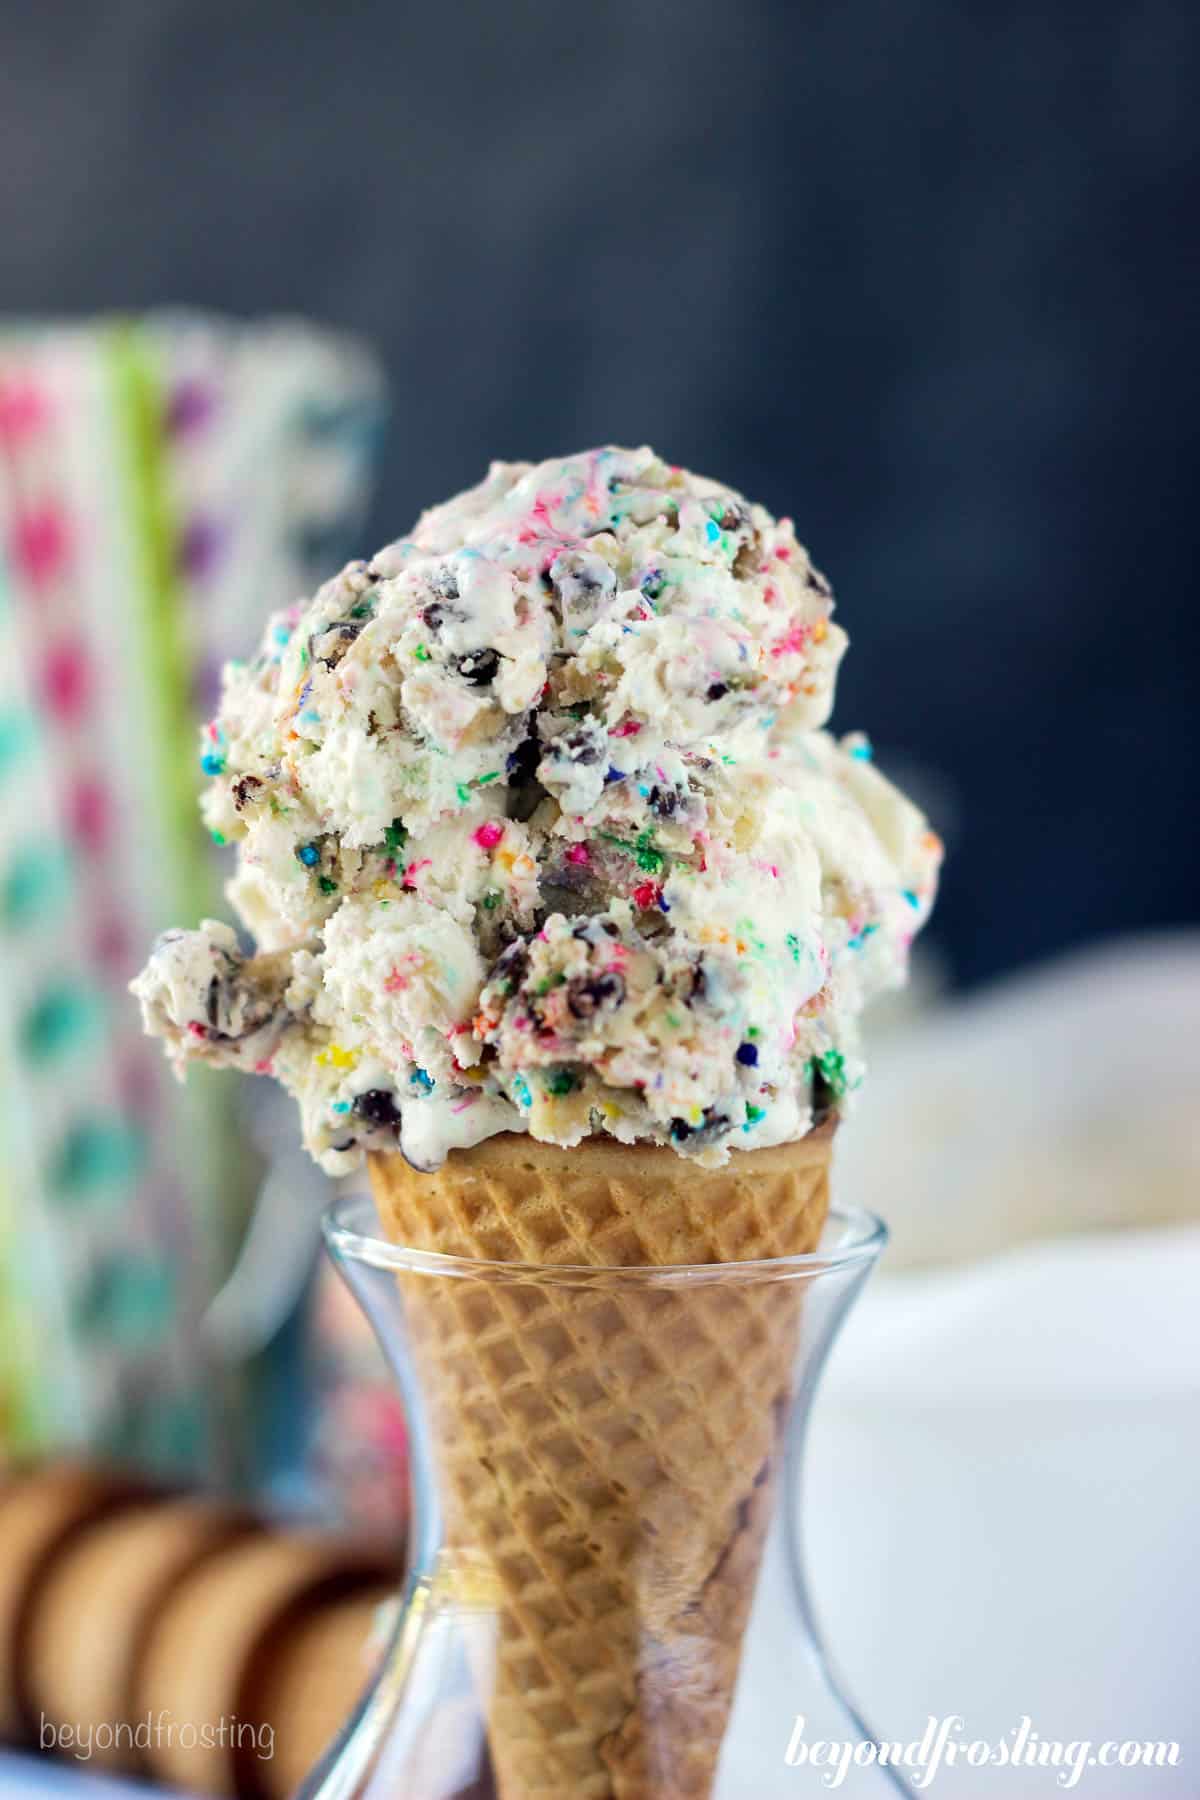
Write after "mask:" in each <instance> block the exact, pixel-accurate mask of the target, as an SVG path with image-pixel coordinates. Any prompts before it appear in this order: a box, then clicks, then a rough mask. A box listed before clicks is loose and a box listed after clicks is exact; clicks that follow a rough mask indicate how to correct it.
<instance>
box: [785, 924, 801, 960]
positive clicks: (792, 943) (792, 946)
mask: <svg viewBox="0 0 1200 1800" xmlns="http://www.w3.org/2000/svg"><path fill="white" fill-rule="evenodd" d="M787 947H788V949H789V950H790V951H791V953H792V961H793V962H799V961H800V939H799V938H798V937H797V936H796V934H795V932H794V931H789V932H788V934H787Z"/></svg>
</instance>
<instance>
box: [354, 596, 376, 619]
mask: <svg viewBox="0 0 1200 1800" xmlns="http://www.w3.org/2000/svg"><path fill="white" fill-rule="evenodd" d="M374 611H375V607H374V605H373V603H372V602H371V601H370V600H360V601H359V603H358V605H357V606H352V607H351V608H350V617H351V618H352V619H369V618H370V617H371V614H372V613H373V612H374Z"/></svg>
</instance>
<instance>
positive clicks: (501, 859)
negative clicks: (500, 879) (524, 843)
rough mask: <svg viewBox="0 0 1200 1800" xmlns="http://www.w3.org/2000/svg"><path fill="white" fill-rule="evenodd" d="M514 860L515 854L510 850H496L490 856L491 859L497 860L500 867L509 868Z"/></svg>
mask: <svg viewBox="0 0 1200 1800" xmlns="http://www.w3.org/2000/svg"><path fill="white" fill-rule="evenodd" d="M516 860H517V859H516V856H515V855H514V853H513V852H512V851H511V850H497V852H496V854H495V856H494V857H493V858H492V861H493V862H498V863H499V864H500V867H501V868H502V869H511V868H512V866H513V864H514V862H515V861H516Z"/></svg>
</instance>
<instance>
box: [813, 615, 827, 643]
mask: <svg viewBox="0 0 1200 1800" xmlns="http://www.w3.org/2000/svg"><path fill="white" fill-rule="evenodd" d="M824 640H825V621H824V619H818V620H817V622H816V624H815V625H814V626H813V643H814V644H820V643H823V642H824Z"/></svg>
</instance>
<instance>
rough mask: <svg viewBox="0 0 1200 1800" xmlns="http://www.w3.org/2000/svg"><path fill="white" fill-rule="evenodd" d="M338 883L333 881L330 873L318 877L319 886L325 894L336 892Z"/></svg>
mask: <svg viewBox="0 0 1200 1800" xmlns="http://www.w3.org/2000/svg"><path fill="white" fill-rule="evenodd" d="M337 885H338V884H337V882H336V881H333V880H332V879H331V878H330V877H329V876H328V875H321V876H318V878H317V886H318V887H319V888H320V890H321V892H322V893H323V894H336V893H337Z"/></svg>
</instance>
